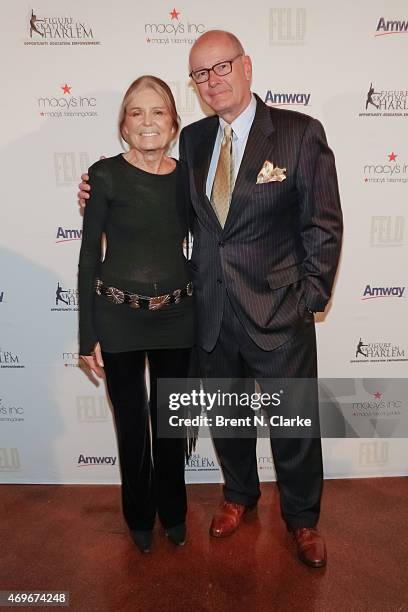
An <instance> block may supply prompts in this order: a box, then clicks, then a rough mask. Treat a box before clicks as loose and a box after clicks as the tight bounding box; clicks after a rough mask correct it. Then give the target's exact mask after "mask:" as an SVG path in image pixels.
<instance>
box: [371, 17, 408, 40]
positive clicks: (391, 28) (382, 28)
mask: <svg viewBox="0 0 408 612" xmlns="http://www.w3.org/2000/svg"><path fill="white" fill-rule="evenodd" d="M388 34H408V19H404V20H401V19H385V18H384V17H380V19H379V20H378V23H377V28H376V30H375V34H374V36H385V35H388Z"/></svg>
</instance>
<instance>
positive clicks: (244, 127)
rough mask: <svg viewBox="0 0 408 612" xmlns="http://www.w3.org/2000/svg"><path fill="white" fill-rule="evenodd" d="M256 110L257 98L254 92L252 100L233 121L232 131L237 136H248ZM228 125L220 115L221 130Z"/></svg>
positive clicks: (239, 137)
mask: <svg viewBox="0 0 408 612" xmlns="http://www.w3.org/2000/svg"><path fill="white" fill-rule="evenodd" d="M255 112H256V99H255V96H254V94H251V101H250V103H249V104H248V106H247V107H246V109H245V110H243V111H242V113H241V114H240V115H238V117H237V118H236V119H234V121H233V122H232V123H231V127H232V131H233V133H234V135H235V138H238V139H241V138H246V136H248V133H249V130H250V129H251V125H252V122H253V120H254V117H255ZM226 125H228V123H227V122H226V121H224V119H222V118H221V117H220V127H221V130H222V131H224V128H225V126H226Z"/></svg>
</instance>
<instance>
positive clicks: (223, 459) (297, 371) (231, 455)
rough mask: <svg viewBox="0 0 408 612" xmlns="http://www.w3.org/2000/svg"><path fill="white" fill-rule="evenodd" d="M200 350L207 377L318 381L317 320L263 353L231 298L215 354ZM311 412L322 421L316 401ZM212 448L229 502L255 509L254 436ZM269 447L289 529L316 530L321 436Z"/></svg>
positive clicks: (274, 440) (277, 442)
mask: <svg viewBox="0 0 408 612" xmlns="http://www.w3.org/2000/svg"><path fill="white" fill-rule="evenodd" d="M199 351H200V353H199V354H200V365H201V372H202V375H203V376H204V377H208V378H247V377H248V378H249V377H252V378H258V379H262V378H281V377H283V378H286V377H287V378H312V379H315V378H316V377H317V360H316V337H315V328H314V320H313V316H311V317H309V318H306V319H305V321H304V324H303V325H302V326H300V327H299V330H298V331H297V333H295V334H294V336H293V337H292V338H291V339H290V340H289V341H288V342H286V343H285V344H284V345H282V346H281V347H279V348H277V349H275V350H273V351H264V350H262V349H260V348H259V347H258V346H257V345H256V344H255V343H254V342H253V341H252V339H251V338H250V337H249V336H248V334H247V333H246V331H245V329H244V328H243V326H242V324H241V323H240V321H239V319H238V317H237V316H236V314H235V312H234V310H233V308H232V306H231V303H230V301H229V299H228V296H227V295H226V296H225V305H224V313H223V320H222V325H221V332H220V336H219V338H218V341H217V344H216V345H215V348H214V349H213V351H211V353H208V352H206V351H204V349H199ZM204 384H205V383H204ZM316 398H317V395H316ZM310 412H311V413H312V414H313V418H314V421H315V420H316V419H317V420H318V404H317V401H316V404H315V405H312V406H311V407H310ZM214 446H215V449H216V451H217V455H218V458H219V461H220V464H221V468H222V472H223V475H224V481H225V486H224V496H225V499H226V500H227V501H231V502H235V503H239V504H243V505H246V506H253V505H255V504H256V502H257V500H258V498H259V496H260V488H259V478H258V470H257V458H256V437H255V435H254V437H253V438H239V439H237V438H215V437H214ZM271 447H272V455H273V459H274V464H275V470H276V477H277V483H278V486H279V491H280V503H281V512H282V516H283V518H284V520H285V522H286V524H287V526H288V528H289V529H295V528H298V527H313V526H314V525H316V523H317V521H318V519H319V513H320V499H321V494H322V485H323V463H322V452H321V441H320V438H273V437H271Z"/></svg>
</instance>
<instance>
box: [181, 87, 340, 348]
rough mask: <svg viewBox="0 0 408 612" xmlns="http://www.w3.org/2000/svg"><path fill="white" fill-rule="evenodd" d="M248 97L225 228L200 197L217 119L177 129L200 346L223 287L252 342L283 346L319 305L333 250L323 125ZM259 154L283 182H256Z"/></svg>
mask: <svg viewBox="0 0 408 612" xmlns="http://www.w3.org/2000/svg"><path fill="white" fill-rule="evenodd" d="M256 99H257V109H256V114H255V118H254V121H253V124H252V127H251V130H250V133H249V136H248V141H247V144H246V147H245V152H244V156H243V159H242V162H241V166H240V168H239V172H238V176H237V179H236V182H235V187H234V191H233V194H232V200H231V206H230V209H229V212H228V217H227V220H226V223H225V226H224V228H222V227H221V226H220V224H219V222H218V219H217V217H216V214H215V212H214V210H213V208H212V206H211V204H210V202H209V200H208V198H207V196H206V193H205V186H206V178H207V173H208V168H209V164H210V160H211V156H212V151H213V147H214V143H215V138H216V134H217V130H218V126H219V121H218V117H217V116H214V117H207V118H205V119H202V120H201V121H197V122H195V123H193V124H191V125H189V126H187V127H185V128H184V129H183V130H182V132H181V135H180V158H181V159H184V160H185V161H186V163H187V166H188V170H189V172H188V175H189V188H190V195H191V201H192V205H193V208H194V211H195V220H194V230H193V233H194V245H193V254H192V258H191V262H190V266H191V273H192V278H193V282H194V286H195V300H196V308H197V320H198V343H199V345H200V346H202V347H203V348H204V349H205V350H207V351H211V350H212V348H213V347H214V345H215V343H216V340H217V337H218V334H219V330H220V325H221V319H222V312H223V303H224V299H225V290H226V291H227V293H228V295H229V298H230V300H231V303H232V305H233V307H234V310H235V312H236V314H237V316H238V317H239V319H240V321H241V323H242V324H243V326H244V328H245V330H246V331H247V333H248V334H249V335H250V337H251V338H252V339H253V340H254V341H255V343H256V344H257V345H258V346H259V347H260V348H262V349H265V350H273V349H274V348H277V347H278V346H280V345H282V344H283V343H285V342H286V341H287V340H288V339H289V338H290V337H291V336H292V335H293V334H294V333H296V331H297V329H299V327H300V326H301V325H302V323H303V322H304V320H305V318H307V317H308V316H309V317H310V316H311V315H310V314H308V308H309V309H311V310H313V311H322V310H324V308H325V306H326V304H327V302H328V300H329V298H330V294H331V288H332V284H333V280H334V276H335V273H336V268H337V264H338V259H339V254H340V248H341V236H342V214H341V208H340V198H339V192H338V185H337V176H336V168H335V162H334V156H333V153H332V151H331V150H330V149H329V147H328V145H327V141H326V137H325V133H324V130H323V127H322V125H321V124H320V123H319V122H318V121H317V120H316V119H313V118H311V117H309V116H307V115H303V114H300V113H296V112H293V111H286V110H278V109H275V108H269V107H268V106H266V105H265V104H264V103H263V102H262V101H261V100H260V98H259V97H256ZM265 160H269V161H270V162H272V163H273V164H274V166H279V167H280V168H286V177H287V178H286V180H284V181H282V182H270V183H264V184H258V185H257V184H256V178H257V175H258V173H259V171H260V169H261V167H262V165H263V163H264V162H265ZM224 289H225V290H224Z"/></svg>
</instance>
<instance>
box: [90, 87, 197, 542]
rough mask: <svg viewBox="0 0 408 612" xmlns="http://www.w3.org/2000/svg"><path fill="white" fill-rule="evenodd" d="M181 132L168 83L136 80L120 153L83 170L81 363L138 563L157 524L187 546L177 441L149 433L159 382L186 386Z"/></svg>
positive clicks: (189, 340) (188, 331) (189, 314)
mask: <svg viewBox="0 0 408 612" xmlns="http://www.w3.org/2000/svg"><path fill="white" fill-rule="evenodd" d="M178 130H179V118H178V115H177V111H176V107H175V102H174V98H173V95H172V93H171V91H170V89H169V87H168V86H167V84H166V83H164V82H163V81H162V80H160V79H158V78H156V77H153V76H142V77H140V78H139V79H137V80H136V81H134V82H133V83H132V84H131V85H130V87H129V89H128V90H127V92H126V94H125V96H124V98H123V102H122V107H121V111H120V118H119V131H120V135H121V137H122V138H123V140H124V141H126V143H127V144H128V146H129V149H128V151H127V152H126V153H124V154H120V155H116V156H114V157H111V158H107V159H103V160H101V161H98V162H96V163H95V164H93V166H91V168H90V169H89V182H90V186H91V197H90V199H89V201H88V205H87V207H86V210H85V214H84V224H83V236H82V247H81V253H80V259H79V279H78V282H79V297H80V324H79V330H80V355H81V360H82V361H83V362H84V364H86V366H87V367H89V368H90V369H91V370H92V371H93V372H95V373H96V374H97V375H98V376H103V371H104V374H105V376H106V381H107V388H108V392H109V396H110V399H111V403H112V406H113V411H114V418H115V424H116V431H117V440H118V449H119V458H120V466H121V475H122V505H123V513H124V516H125V520H126V522H127V524H128V526H129V528H130V530H131V534H132V536H133V539H134V541H135V543H136V545H137V546H138V548H139V549H140V550H141V551H142V552H148V551H149V550H150V546H151V542H152V533H153V526H154V521H155V517H156V513H157V514H158V516H159V518H160V521H161V523H162V525H163V527H164V528H165V530H166V534H167V535H168V537H169V538H170V540H171V541H172V542H173V543H175V544H178V545H182V544H184V542H185V539H186V528H185V516H186V509H187V503H186V490H185V483H184V440H183V439H181V438H179V439H166V438H158V437H157V431H156V425H157V414H156V412H157V390H156V382H157V379H158V378H163V377H164V378H186V377H187V375H188V366H189V357H190V349H191V347H192V345H193V305H192V298H191V294H192V287H191V284H190V282H189V278H188V272H187V262H186V259H185V257H184V255H183V251H182V243H183V239H184V238H185V236H186V235H187V233H188V223H187V216H188V212H187V211H188V206H189V202H188V198H187V194H186V193H185V179H184V168H183V166H182V165H181V164H180V162H176V160H174V159H172V158H171V157H168V156H167V151H168V149H169V146H170V143H171V142H172V141H173V140H174V139H175V138H176V137H177V133H178ZM103 234H105V236H106V242H107V246H106V254H105V257H104V260H103V262H101V239H102V235H103ZM146 358H147V360H148V362H149V372H150V401H149V402H148V401H147V397H146V389H145V362H146ZM102 368H103V370H102Z"/></svg>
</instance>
